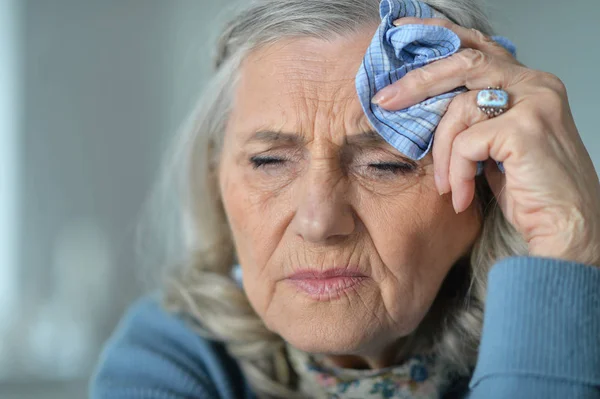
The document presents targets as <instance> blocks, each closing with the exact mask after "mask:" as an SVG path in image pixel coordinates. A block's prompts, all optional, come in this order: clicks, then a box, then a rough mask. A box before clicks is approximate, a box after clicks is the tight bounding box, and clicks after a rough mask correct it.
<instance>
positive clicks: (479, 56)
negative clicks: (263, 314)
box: [456, 48, 489, 70]
mask: <svg viewBox="0 0 600 399" xmlns="http://www.w3.org/2000/svg"><path fill="white" fill-rule="evenodd" d="M456 56H457V57H458V58H459V60H460V62H462V64H463V67H464V68H465V69H468V70H469V69H475V68H478V67H480V66H482V65H484V64H486V63H487V62H488V61H489V57H488V56H487V54H485V53H484V52H483V51H481V50H477V49H473V48H467V49H465V50H463V51H461V52H459V53H457V54H456Z"/></svg>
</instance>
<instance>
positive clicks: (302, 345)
mask: <svg viewBox="0 0 600 399" xmlns="http://www.w3.org/2000/svg"><path fill="white" fill-rule="evenodd" d="M302 319H303V318H301V319H296V320H302ZM275 324H276V325H275V326H273V327H275V328H273V330H274V331H275V332H276V333H278V334H279V335H280V336H281V337H282V338H283V339H284V340H285V341H286V342H287V343H289V344H290V345H292V346H293V347H295V348H297V349H299V350H301V351H304V352H309V353H322V354H360V353H363V352H366V351H368V348H371V347H372V346H373V345H374V343H375V342H378V341H382V338H383V337H384V336H387V335H388V334H385V332H384V331H381V330H380V329H379V328H368V327H367V326H365V324H364V323H359V322H358V318H351V317H346V318H345V320H340V318H339V317H338V318H336V317H335V316H332V315H329V316H324V317H313V318H311V320H310V321H308V322H298V321H296V322H294V321H293V320H291V321H283V320H278V322H277V323H275Z"/></svg>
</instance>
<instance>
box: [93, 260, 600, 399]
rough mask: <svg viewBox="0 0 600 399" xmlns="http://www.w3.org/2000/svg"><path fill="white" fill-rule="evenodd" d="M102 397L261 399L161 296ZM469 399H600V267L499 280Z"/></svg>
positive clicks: (523, 272) (113, 360) (136, 310)
mask: <svg viewBox="0 0 600 399" xmlns="http://www.w3.org/2000/svg"><path fill="white" fill-rule="evenodd" d="M90 395H91V398H92V399H106V398H111V399H141V398H144V399H146V398H148V399H183V398H191V399H206V398H223V399H224V398H254V397H255V396H254V394H253V393H252V391H251V389H250V387H249V385H248V383H247V382H246V380H245V379H244V377H243V375H242V373H241V371H240V369H239V367H238V365H237V364H236V362H235V360H234V359H232V358H231V357H230V356H229V355H228V354H227V352H226V351H225V350H224V348H223V346H222V345H220V344H219V343H216V342H211V341H209V340H206V339H203V338H201V337H199V336H198V335H197V334H196V333H194V332H193V331H192V330H191V329H190V328H189V327H187V326H186V324H185V323H184V322H183V321H182V320H180V319H179V318H177V317H176V316H174V315H172V314H169V313H166V312H165V311H163V310H162V309H161V308H160V306H159V304H158V298H154V297H147V298H143V299H141V300H140V301H138V302H137V303H136V304H135V305H133V306H132V307H131V309H130V310H129V311H128V312H127V314H126V315H125V316H124V318H123V320H122V321H121V323H120V325H119V326H118V328H117V329H116V331H115V333H114V334H113V336H112V338H111V339H110V340H109V341H108V342H107V344H106V347H105V349H104V351H103V354H102V356H101V359H100V362H99V365H98V367H97V370H96V372H95V373H94V375H93V377H92V381H91V384H90ZM458 397H460V398H469V399H480V398H485V399H496V398H511V399H520V398H523V399H525V398H526V399H532V398H544V399H553V398H561V399H564V398H589V399H591V398H594V399H597V398H600V269H599V268H596V267H591V266H587V265H582V264H577V263H570V262H565V261H560V260H555V259H546V258H533V257H514V258H508V259H504V260H502V261H500V262H499V263H498V264H496V265H495V266H494V267H493V268H492V270H491V271H490V273H489V282H488V293H487V299H486V305H485V318H484V325H483V336H482V341H481V346H480V348H479V358H478V361H477V366H476V368H475V372H474V373H473V376H472V378H471V380H470V382H469V386H468V388H465V389H464V391H463V392H461V393H459V394H458Z"/></svg>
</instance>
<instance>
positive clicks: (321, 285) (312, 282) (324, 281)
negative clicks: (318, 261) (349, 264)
mask: <svg viewBox="0 0 600 399" xmlns="http://www.w3.org/2000/svg"><path fill="white" fill-rule="evenodd" d="M366 278H367V276H365V275H364V274H363V273H361V272H359V271H356V270H349V269H347V268H343V269H342V268H338V269H329V270H325V271H318V270H311V269H307V270H301V271H298V272H296V273H294V274H292V275H291V276H289V277H288V278H287V279H288V281H289V282H290V283H291V284H293V285H294V286H295V287H296V288H297V289H298V290H299V291H301V292H304V293H305V294H307V295H308V296H309V297H311V298H312V299H315V300H319V301H328V300H334V299H337V298H339V297H340V296H341V294H342V293H344V292H351V291H352V290H350V288H352V287H355V286H356V285H358V284H360V283H361V282H363V281H364V280H365V279H366Z"/></svg>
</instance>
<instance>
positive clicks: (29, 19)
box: [0, 0, 600, 399]
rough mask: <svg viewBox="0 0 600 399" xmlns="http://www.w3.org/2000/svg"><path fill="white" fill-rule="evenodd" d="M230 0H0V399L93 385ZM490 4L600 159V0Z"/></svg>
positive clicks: (66, 397)
mask: <svg viewBox="0 0 600 399" xmlns="http://www.w3.org/2000/svg"><path fill="white" fill-rule="evenodd" d="M324 1H326V0H324ZM229 4H230V2H229V1H224V0H172V1H168V2H167V1H163V0H96V1H93V0H89V1H82V0H0V398H2V399H4V398H10V399H13V398H14V399H24V398H28V399H29V398H36V399H37V398H44V399H54V398H57V399H58V398H60V399H75V398H85V397H87V394H86V388H87V380H88V378H89V376H90V373H91V370H92V369H93V366H94V364H95V362H96V359H97V357H98V354H99V351H100V349H101V346H102V343H103V342H104V341H105V340H106V339H107V337H108V336H109V334H110V332H111V331H112V330H113V328H114V327H115V324H116V323H117V322H118V320H119V317H120V316H121V314H122V312H123V311H124V309H125V308H126V307H127V305H128V304H129V303H130V302H131V301H132V300H133V299H135V298H136V297H137V296H139V295H141V294H142V292H143V291H144V290H145V289H146V287H147V286H146V284H144V280H145V276H144V273H145V271H144V269H143V265H141V264H140V263H141V262H140V259H139V258H138V257H136V254H135V246H136V245H135V231H136V226H137V224H138V222H139V218H140V212H141V210H142V207H143V204H144V202H145V200H146V199H147V197H148V195H149V192H150V189H151V186H152V184H153V182H154V180H155V178H156V175H157V173H158V169H159V164H160V160H161V157H162V155H163V151H164V148H165V145H166V143H167V142H168V141H169V138H170V137H171V136H172V135H173V134H174V132H175V131H176V130H177V128H178V127H179V126H180V124H181V123H182V121H183V119H184V118H185V116H186V115H187V113H188V112H189V111H190V109H191V107H192V106H193V103H194V100H195V98H196V97H197V95H198V92H199V91H200V90H201V88H202V86H203V84H204V82H205V79H206V77H207V76H208V73H209V71H210V68H211V62H210V61H211V60H210V54H211V51H210V43H211V42H212V41H213V40H212V39H213V38H214V37H215V35H216V33H215V29H216V28H217V27H218V26H219V25H220V23H219V22H217V21H222V20H223V17H224V15H223V12H222V9H223V7H224V6H227V5H229ZM488 12H489V14H490V16H491V17H492V20H493V22H494V24H495V27H496V30H497V32H498V33H499V34H502V35H505V36H507V37H509V38H510V39H512V40H513V41H514V42H515V43H516V44H517V47H518V49H519V58H520V60H521V61H522V62H524V63H525V64H527V65H529V66H530V67H533V68H536V69H543V70H546V71H549V72H552V73H554V74H556V75H558V76H559V77H561V78H562V79H563V80H564V82H565V83H566V85H567V88H568V91H569V95H570V101H571V106H572V109H573V113H574V115H575V119H576V121H577V123H578V127H579V129H580V132H581V135H582V136H583V140H584V142H585V144H586V146H587V148H588V151H589V152H590V153H591V155H592V158H593V160H594V163H595V165H596V169H597V170H598V167H599V166H600V128H599V126H598V117H597V115H598V106H599V105H600V101H598V93H600V83H599V82H600V78H599V77H598V74H597V71H598V69H597V65H598V64H600V53H599V52H598V51H594V50H595V49H597V48H598V44H597V42H596V41H597V40H598V38H600V24H598V23H597V15H599V14H600V3H599V2H598V0H575V1H571V2H564V1H559V0H503V1H501V2H500V1H491V0H490V1H489V2H488ZM148 273H150V271H148Z"/></svg>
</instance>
